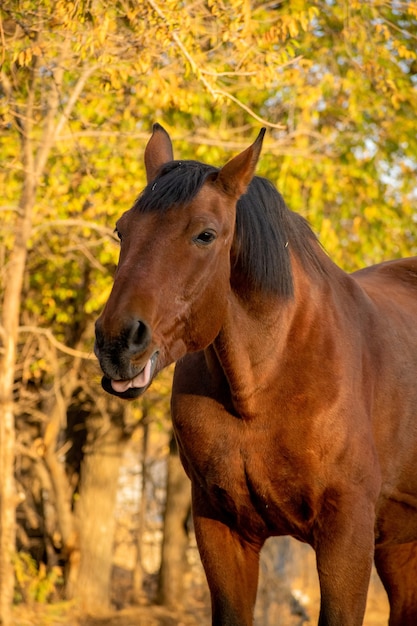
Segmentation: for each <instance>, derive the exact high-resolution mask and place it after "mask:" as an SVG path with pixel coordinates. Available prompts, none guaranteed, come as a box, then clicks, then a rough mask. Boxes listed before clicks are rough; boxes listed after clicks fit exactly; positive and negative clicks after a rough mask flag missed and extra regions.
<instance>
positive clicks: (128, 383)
mask: <svg viewBox="0 0 417 626" xmlns="http://www.w3.org/2000/svg"><path fill="white" fill-rule="evenodd" d="M157 360H158V352H154V353H153V355H152V356H151V358H150V359H149V360H148V361H147V362H146V364H145V367H144V368H143V369H142V370H141V371H140V372H139V373H138V374H136V376H134V378H131V379H128V380H113V379H111V378H108V377H107V376H103V378H102V379H101V385H102V387H103V389H104V390H105V391H107V392H108V393H111V394H112V395H114V396H117V397H118V398H123V399H124V400H134V399H135V398H138V397H139V396H141V395H142V394H143V393H145V391H146V390H147V388H148V387H149V385H150V384H151V382H152V380H153V377H154V375H155V369H156V363H157Z"/></svg>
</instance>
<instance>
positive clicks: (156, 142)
mask: <svg viewBox="0 0 417 626" xmlns="http://www.w3.org/2000/svg"><path fill="white" fill-rule="evenodd" d="M173 158H174V153H173V150H172V143H171V139H170V137H169V135H168V133H167V131H166V130H165V128H163V127H162V126H161V125H160V124H154V125H153V128H152V137H151V138H150V139H149V141H148V145H147V146H146V148H145V168H146V177H147V179H148V183H150V182H151V181H152V180H154V179H155V178H156V176H157V174H158V172H159V170H160V169H161V167H162V166H163V165H165V163H168V162H169V161H172V160H173Z"/></svg>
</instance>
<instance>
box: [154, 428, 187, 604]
mask: <svg viewBox="0 0 417 626" xmlns="http://www.w3.org/2000/svg"><path fill="white" fill-rule="evenodd" d="M190 508H191V489H190V481H189V480H188V478H187V476H186V474H185V472H184V469H183V467H182V465H181V461H180V458H179V454H178V448H177V444H176V441H175V439H174V437H172V438H171V443H170V454H169V459H168V476H167V495H166V505H165V515H164V531H163V540H162V554H161V568H160V572H159V580H158V602H159V604H163V605H165V606H168V607H171V608H179V607H181V605H182V603H183V598H184V576H185V573H186V570H187V558H186V551H187V547H188V532H187V520H188V517H189V514H190Z"/></svg>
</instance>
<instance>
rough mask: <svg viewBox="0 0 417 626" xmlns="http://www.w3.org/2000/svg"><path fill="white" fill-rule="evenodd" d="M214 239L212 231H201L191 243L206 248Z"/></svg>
mask: <svg viewBox="0 0 417 626" xmlns="http://www.w3.org/2000/svg"><path fill="white" fill-rule="evenodd" d="M215 239H216V233H215V232H214V230H203V232H201V233H200V234H198V235H197V237H194V240H193V241H194V243H196V244H198V245H200V246H208V245H209V244H210V243H211V242H212V241H214V240H215Z"/></svg>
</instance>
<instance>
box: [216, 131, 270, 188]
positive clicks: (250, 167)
mask: <svg viewBox="0 0 417 626" xmlns="http://www.w3.org/2000/svg"><path fill="white" fill-rule="evenodd" d="M265 131H266V128H262V129H261V131H260V133H259V135H258V136H257V138H256V140H255V141H254V143H253V144H252V145H251V146H249V148H246V150H244V151H243V152H241V153H240V154H238V155H237V156H235V157H234V158H233V159H231V161H228V162H227V163H226V165H224V166H223V167H222V169H221V170H220V172H219V173H218V175H217V177H216V184H219V185H221V187H222V188H223V190H224V191H226V193H228V194H230V195H232V196H234V197H235V198H240V196H241V195H242V194H244V193H245V192H246V190H247V188H248V185H249V183H250V181H251V180H252V178H253V175H254V173H255V168H256V164H257V162H258V159H259V155H260V154H261V148H262V142H263V138H264V135H265Z"/></svg>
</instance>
